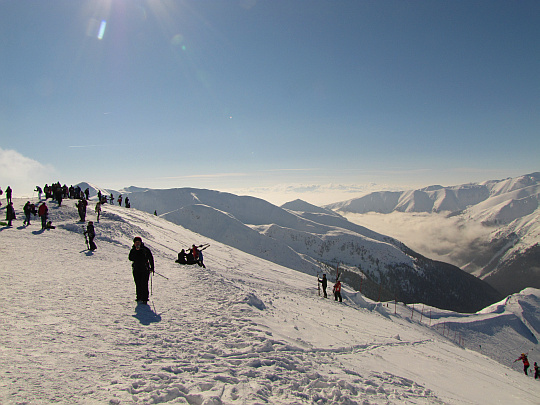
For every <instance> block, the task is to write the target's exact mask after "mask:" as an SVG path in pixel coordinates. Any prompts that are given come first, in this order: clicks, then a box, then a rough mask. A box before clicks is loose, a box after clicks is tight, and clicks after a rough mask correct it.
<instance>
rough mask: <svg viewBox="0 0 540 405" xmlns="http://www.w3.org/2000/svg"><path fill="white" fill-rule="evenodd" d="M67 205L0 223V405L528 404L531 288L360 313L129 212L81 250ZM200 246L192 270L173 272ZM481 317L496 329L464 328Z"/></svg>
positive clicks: (112, 209) (361, 303) (103, 225)
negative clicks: (497, 296) (135, 259)
mask: <svg viewBox="0 0 540 405" xmlns="http://www.w3.org/2000/svg"><path fill="white" fill-rule="evenodd" d="M23 204H24V201H16V203H15V205H16V209H17V210H20V208H21V207H22V205H23ZM73 205H74V202H73V201H69V200H68V201H64V203H63V206H62V207H57V206H56V204H55V203H54V202H50V203H49V209H50V218H51V220H52V221H53V224H55V225H56V229H54V230H47V231H42V230H40V229H39V225H37V223H34V222H33V223H32V225H30V226H27V227H25V226H22V225H21V226H17V225H18V224H16V226H15V227H11V228H9V227H5V226H4V227H1V228H0V252H1V254H2V258H3V260H2V261H1V263H2V265H1V266H2V267H1V272H0V275H1V277H2V283H1V284H0V285H1V287H0V288H2V296H3V297H4V301H5V303H6V305H5V306H4V307H5V308H10V313H9V316H7V317H3V323H4V327H5V330H6V331H8V332H7V333H6V334H4V335H3V339H2V344H1V350H0V354H1V355H0V362H1V363H0V364H1V367H0V375H1V376H2V378H1V379H0V382H1V384H0V402H1V403H3V404H9V405H11V404H20V403H50V402H57V403H70V404H83V403H109V404H135V403H148V404H152V403H153V404H156V403H184V404H190V405H212V404H224V405H229V404H231V405H234V404H237V403H238V404H240V403H242V404H244V403H245V404H257V403H273V404H278V405H280V404H283V405H285V404H293V403H294V404H313V403H334V404H350V405H355V404H367V403H369V404H381V405H382V404H426V405H427V404H470V403H477V404H493V403H520V404H525V405H527V404H535V403H537V394H538V392H539V391H538V385H537V384H538V382H536V381H534V380H533V379H532V378H531V376H528V377H527V376H525V375H523V372H522V371H521V370H520V368H521V366H520V365H519V364H518V363H513V360H514V359H515V358H516V357H517V356H518V355H519V353H520V352H530V359H531V360H532V361H536V360H538V359H536V358H535V357H534V356H535V355H534V353H535V349H536V347H537V340H538V330H539V328H538V325H539V323H538V319H539V317H538V314H539V308H540V305H539V300H540V291H539V290H534V289H528V290H525V291H523V292H522V293H521V294H518V295H515V296H514V297H511V298H509V299H507V300H506V301H503V302H500V303H498V304H496V305H494V306H492V307H490V308H487V309H485V310H484V311H480V312H479V313H477V314H472V315H465V314H459V313H455V312H450V311H442V310H438V309H436V308H431V307H427V306H425V307H424V306H423V305H420V304H416V305H409V306H404V305H403V304H401V303H399V304H397V305H394V303H393V302H392V303H387V304H382V303H376V302H373V301H371V300H369V299H367V298H365V297H364V296H362V294H360V293H358V292H355V291H353V290H351V289H350V288H348V287H347V286H345V288H344V302H343V303H337V302H334V301H333V300H326V299H324V298H322V297H320V296H319V295H318V294H317V288H316V282H315V283H314V281H315V279H314V277H313V276H309V275H307V274H304V273H301V272H298V271H294V270H291V269H289V268H287V267H282V266H279V265H277V264H274V263H272V262H269V261H266V260H262V259H260V258H257V257H255V256H252V255H249V254H246V253H244V252H242V251H239V250H237V249H234V248H233V247H231V246H228V245H225V244H221V243H220V242H218V241H214V240H211V239H208V238H207V237H203V236H202V235H200V234H197V233H194V232H192V231H189V230H187V229H185V228H183V227H181V226H178V225H175V224H173V223H171V222H169V221H166V220H165V219H163V218H159V217H156V216H154V215H151V214H148V213H145V212H142V211H139V210H136V209H126V208H123V207H118V206H110V205H106V206H104V212H103V214H102V217H101V220H100V222H99V223H97V222H95V225H96V233H97V237H96V243H97V245H98V250H97V251H95V252H89V251H88V250H86V249H85V247H84V245H85V242H84V237H83V235H82V231H83V229H84V225H83V224H81V223H80V222H78V216H77V213H76V209H75V208H74V206H73ZM88 219H92V220H94V221H96V218H95V216H94V213H93V212H92V211H91V210H89V218H88ZM136 235H140V236H142V237H143V240H144V242H145V244H146V245H147V246H148V247H149V248H150V249H151V250H152V252H153V255H154V259H155V263H156V270H157V271H158V272H159V273H160V274H161V275H163V276H166V277H167V278H168V279H165V278H163V277H161V276H158V275H156V276H154V277H153V279H152V283H151V284H152V285H151V286H152V291H153V294H152V299H151V303H150V304H151V305H150V306H136V305H135V302H133V301H132V300H133V298H134V293H135V292H134V285H133V280H132V277H131V271H130V263H129V260H128V259H127V256H128V252H129V249H130V247H131V244H132V242H131V240H132V238H133V237H134V236H136ZM202 242H205V243H210V248H209V249H207V250H206V251H205V253H206V254H205V262H206V265H207V268H206V269H203V268H200V267H198V266H190V267H188V266H180V265H178V264H176V263H174V259H175V258H176V252H177V251H178V250H179V249H180V248H182V247H188V246H190V245H191V244H192V243H202ZM37 247H39V250H38V251H37V252H39V254H38V255H36V249H37ZM516 302H518V303H519V305H520V307H519V308H521V309H519V308H518V307H517V306H516ZM508 311H514V312H515V313H518V314H519V311H521V318H520V319H524V320H526V324H525V323H523V325H524V326H523V325H519V324H518V323H517V322H510V321H507V319H508V317H507V316H505V313H506V312H508ZM428 314H429V315H428ZM482 317H484V318H487V317H489V318H490V319H491V320H492V322H493V325H495V326H496V330H494V329H493V326H489V325H486V326H482V324H480V323H478V322H476V324H474V325H473V326H472V327H468V326H469V325H471V321H472V320H480V318H482ZM484 325H485V324H484ZM460 328H461V329H460ZM458 329H460V332H459V333H460V334H461V335H462V336H459V335H458V332H457V331H458ZM467 330H470V331H471V332H472V333H471V334H470V335H468V336H465V334H466V331H467ZM525 330H528V331H529V332H530V333H531V334H534V336H535V338H536V342H533V341H532V338H531V337H530V335H529V337H528V338H527V333H528V332H527V333H526V332H525ZM494 331H495V332H496V333H493V332H494ZM513 331H516V332H513ZM456 335H458V336H459V338H456ZM463 336H465V337H463ZM501 342H508V343H509V344H510V343H511V344H512V345H513V347H511V348H510V349H508V348H507V347H501V346H500V344H501ZM460 345H461V346H460ZM479 346H481V348H479ZM471 349H473V350H471ZM478 351H479V352H480V353H481V354H479V353H478ZM488 356H489V357H491V358H489V357H488ZM494 358H497V359H499V361H500V362H501V363H502V364H501V363H498V362H496V361H494V360H492V359H494Z"/></svg>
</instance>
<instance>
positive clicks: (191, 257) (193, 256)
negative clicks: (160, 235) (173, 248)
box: [175, 244, 210, 268]
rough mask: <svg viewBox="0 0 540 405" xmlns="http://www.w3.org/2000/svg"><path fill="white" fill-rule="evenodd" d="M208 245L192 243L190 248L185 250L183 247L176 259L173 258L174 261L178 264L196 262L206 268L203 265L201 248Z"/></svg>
mask: <svg viewBox="0 0 540 405" xmlns="http://www.w3.org/2000/svg"><path fill="white" fill-rule="evenodd" d="M208 246H210V245H208V244H207V245H199V246H196V245H192V246H191V248H189V249H188V251H187V252H186V251H185V249H182V250H181V251H180V253H178V259H177V260H175V263H179V264H198V265H199V266H200V267H204V268H206V266H205V265H204V257H203V252H202V251H203V250H204V249H206V248H207V247H208Z"/></svg>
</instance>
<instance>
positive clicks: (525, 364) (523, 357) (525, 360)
mask: <svg viewBox="0 0 540 405" xmlns="http://www.w3.org/2000/svg"><path fill="white" fill-rule="evenodd" d="M519 360H521V361H523V372H524V373H525V375H529V373H527V370H528V369H529V366H530V363H529V359H528V358H527V355H526V354H525V353H521V356H519V357H518V358H517V359H515V360H514V363H515V362H516V361H519Z"/></svg>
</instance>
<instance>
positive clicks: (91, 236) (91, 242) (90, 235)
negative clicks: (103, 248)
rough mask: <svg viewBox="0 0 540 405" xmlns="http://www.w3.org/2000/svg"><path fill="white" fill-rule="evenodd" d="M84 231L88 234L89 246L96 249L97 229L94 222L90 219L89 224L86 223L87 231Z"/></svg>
mask: <svg viewBox="0 0 540 405" xmlns="http://www.w3.org/2000/svg"><path fill="white" fill-rule="evenodd" d="M84 233H85V234H86V235H88V246H89V247H90V250H92V251H93V250H96V249H97V246H96V244H95V242H94V238H95V237H96V230H95V229H94V223H93V222H92V221H88V225H86V231H85V232H84Z"/></svg>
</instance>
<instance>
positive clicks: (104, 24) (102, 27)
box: [97, 20, 107, 39]
mask: <svg viewBox="0 0 540 405" xmlns="http://www.w3.org/2000/svg"><path fill="white" fill-rule="evenodd" d="M105 27H107V21H105V20H103V21H101V25H100V26H99V33H98V36H97V37H98V39H103V35H105Z"/></svg>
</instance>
